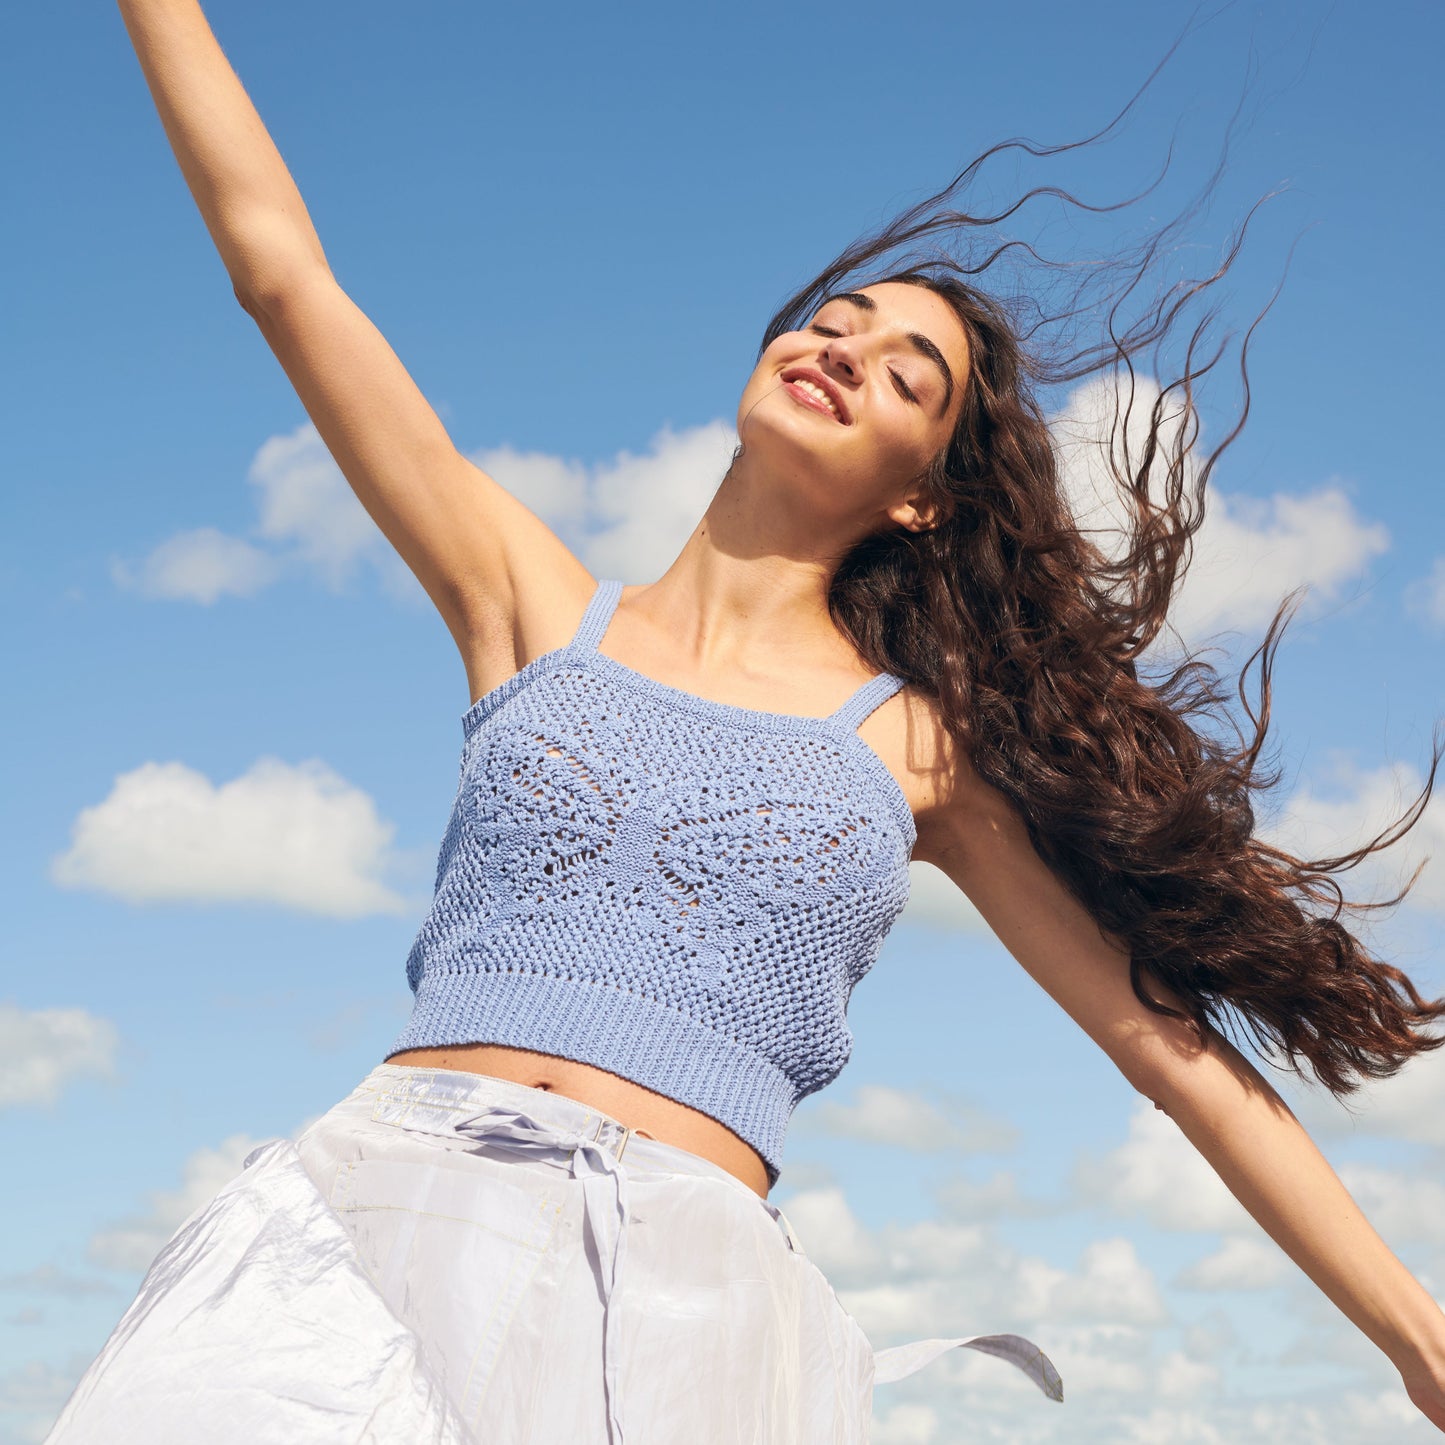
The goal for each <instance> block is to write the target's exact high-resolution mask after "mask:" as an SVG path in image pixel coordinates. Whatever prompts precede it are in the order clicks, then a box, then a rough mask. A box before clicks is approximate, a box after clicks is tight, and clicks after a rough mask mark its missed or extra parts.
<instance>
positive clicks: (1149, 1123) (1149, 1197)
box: [1074, 1100, 1259, 1234]
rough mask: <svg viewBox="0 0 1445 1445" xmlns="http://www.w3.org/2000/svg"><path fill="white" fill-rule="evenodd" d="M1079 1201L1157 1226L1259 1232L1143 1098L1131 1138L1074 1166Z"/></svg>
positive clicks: (1191, 1149) (1179, 1135)
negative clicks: (1082, 1200)
mask: <svg viewBox="0 0 1445 1445" xmlns="http://www.w3.org/2000/svg"><path fill="white" fill-rule="evenodd" d="M1074 1182H1075V1185H1076V1187H1077V1189H1078V1191H1079V1194H1080V1196H1081V1198H1082V1199H1084V1200H1085V1201H1087V1202H1090V1203H1094V1204H1098V1205H1101V1206H1102V1207H1103V1208H1105V1209H1108V1210H1111V1211H1112V1212H1114V1213H1116V1214H1120V1215H1125V1216H1129V1215H1142V1216H1143V1217H1144V1218H1146V1219H1147V1220H1148V1221H1149V1222H1150V1223H1151V1224H1153V1225H1154V1227H1155V1228H1156V1229H1167V1230H1201V1231H1210V1232H1212V1231H1216V1230H1218V1231H1224V1232H1228V1233H1239V1232H1243V1233H1246V1234H1247V1233H1249V1232H1251V1231H1255V1232H1258V1230H1259V1226H1258V1225H1256V1224H1255V1223H1254V1221H1253V1220H1252V1219H1251V1218H1250V1216H1249V1214H1248V1212H1247V1211H1246V1210H1245V1208H1244V1206H1243V1205H1242V1204H1240V1203H1239V1201H1238V1200H1237V1199H1235V1197H1234V1196H1233V1195H1232V1194H1231V1193H1230V1192H1229V1190H1228V1189H1227V1188H1226V1187H1225V1185H1224V1183H1223V1181H1222V1180H1221V1179H1220V1178H1219V1176H1218V1175H1217V1174H1216V1173H1215V1172H1214V1170H1213V1169H1211V1168H1210V1166H1209V1165H1208V1163H1206V1162H1205V1160H1204V1158H1203V1156H1202V1155H1201V1154H1200V1153H1199V1151H1198V1150H1197V1149H1195V1147H1194V1146H1193V1145H1192V1144H1191V1143H1190V1142H1189V1140H1188V1139H1186V1138H1185V1137H1184V1134H1183V1132H1182V1131H1181V1130H1180V1128H1179V1126H1178V1125H1177V1124H1175V1122H1174V1121H1173V1120H1172V1119H1171V1118H1170V1117H1169V1116H1168V1115H1167V1114H1165V1113H1164V1112H1163V1110H1161V1109H1156V1108H1155V1107H1154V1106H1153V1105H1152V1104H1150V1103H1149V1102H1148V1101H1147V1100H1144V1101H1141V1102H1140V1103H1139V1104H1137V1105H1136V1106H1135V1108H1134V1111H1133V1113H1132V1114H1131V1116H1130V1119H1129V1137H1128V1138H1127V1139H1126V1140H1125V1141H1124V1143H1122V1144H1120V1145H1119V1146H1118V1148H1116V1149H1111V1150H1110V1151H1109V1152H1108V1153H1107V1154H1104V1155H1103V1156H1101V1157H1090V1156H1085V1157H1084V1158H1083V1159H1081V1160H1080V1161H1079V1164H1078V1166H1077V1168H1076V1170H1075V1180H1074Z"/></svg>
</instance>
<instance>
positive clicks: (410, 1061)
mask: <svg viewBox="0 0 1445 1445" xmlns="http://www.w3.org/2000/svg"><path fill="white" fill-rule="evenodd" d="M386 1062H387V1063H388V1064H391V1065H403V1066H411V1067H422V1068H430V1069H445V1070H450V1071H454V1072H458V1073H467V1074H480V1075H485V1076H487V1077H489V1078H494V1079H506V1080H508V1081H509V1082H511V1083H514V1084H521V1085H523V1086H525V1087H526V1088H530V1089H541V1090H544V1091H546V1092H548V1093H554V1094H557V1095H559V1096H561V1097H562V1098H566V1099H572V1100H575V1101H576V1102H577V1103H579V1104H585V1105H587V1106H588V1107H589V1108H592V1109H596V1110H597V1111H598V1112H599V1113H601V1114H605V1115H607V1116H608V1117H609V1118H612V1119H615V1120H616V1121H617V1122H618V1123H619V1124H625V1125H626V1126H627V1127H628V1128H629V1129H631V1130H632V1131H633V1132H634V1133H635V1134H637V1135H639V1136H641V1137H642V1138H646V1139H653V1140H656V1141H657V1142H658V1143H660V1144H669V1145H671V1146H672V1147H673V1148H676V1149H682V1150H685V1151H686V1152H688V1153H689V1154H696V1155H697V1156H698V1157H699V1158H702V1159H705V1160H706V1161H707V1162H708V1163H710V1164H714V1165H716V1166H717V1167H718V1168H720V1169H724V1170H726V1171H727V1173H729V1174H731V1175H732V1176H733V1178H735V1179H737V1180H739V1181H740V1182H741V1183H743V1184H745V1185H747V1187H748V1188H749V1189H751V1190H752V1191H753V1192H754V1193H755V1194H757V1195H758V1196H759V1197H760V1198H763V1199H766V1198H767V1196H768V1171H767V1166H766V1165H765V1164H764V1162H763V1158H762V1156H761V1155H760V1154H759V1153H758V1152H757V1150H755V1149H754V1148H753V1147H752V1146H751V1145H749V1144H748V1143H747V1142H746V1141H744V1140H743V1139H740V1138H739V1137H738V1136H737V1135H736V1134H734V1133H733V1131H732V1130H731V1129H729V1128H728V1127H727V1126H726V1125H725V1124H721V1123H719V1122H718V1121H717V1120H716V1119H714V1118H712V1117H711V1115H708V1114H704V1113H703V1112H702V1111H701V1110H700V1109H694V1108H692V1107H691V1106H689V1105H687V1104H683V1103H679V1102H678V1101H677V1100H676V1099H669V1098H668V1097H667V1096H666V1095H664V1094H658V1093H656V1092H654V1091H653V1090H651V1089H648V1088H645V1087H644V1086H643V1085H641V1084H637V1083H634V1082H633V1081H632V1080H631V1079H624V1078H622V1077H621V1075H619V1074H612V1073H608V1072H607V1070H606V1069H599V1068H597V1067H596V1066H595V1065H593V1064H584V1063H579V1062H577V1061H576V1060H574V1059H564V1058H560V1057H558V1056H557V1055H555V1054H544V1053H537V1052H535V1051H533V1050H531V1049H521V1048H513V1047H511V1046H509V1045H504V1044H444V1045H438V1046H434V1047H428V1048H415V1049H403V1050H402V1051H401V1052H400V1053H395V1054H392V1055H390V1056H389V1057H388V1058H387V1060H386Z"/></svg>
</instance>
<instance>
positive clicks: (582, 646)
mask: <svg viewBox="0 0 1445 1445" xmlns="http://www.w3.org/2000/svg"><path fill="white" fill-rule="evenodd" d="M621 596H622V583H621V582H617V581H613V580H610V579H608V578H606V577H603V578H600V579H599V580H598V583H597V587H596V589H595V591H594V592H593V593H592V600H591V601H590V602H589V603H588V604H587V610H586V611H585V612H584V613H583V614H582V620H581V622H579V623H578V624H577V631H576V633H575V634H574V636H573V638H572V641H571V642H570V643H568V646H569V647H570V648H572V649H573V650H574V651H577V652H595V651H596V650H597V644H598V643H599V642H601V641H602V634H603V633H604V632H606V631H607V624H608V623H609V622H611V621H612V614H613V613H614V612H615V611H616V610H617V601H618V599H619V598H620V597H621Z"/></svg>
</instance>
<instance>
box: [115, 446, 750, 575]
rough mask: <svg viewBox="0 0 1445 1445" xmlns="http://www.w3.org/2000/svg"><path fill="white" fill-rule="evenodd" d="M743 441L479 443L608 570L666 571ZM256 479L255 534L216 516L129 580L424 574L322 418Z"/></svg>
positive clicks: (557, 526)
mask: <svg viewBox="0 0 1445 1445" xmlns="http://www.w3.org/2000/svg"><path fill="white" fill-rule="evenodd" d="M736 445H737V436H736V433H735V432H734V431H733V429H732V427H731V426H730V425H728V424H727V423H725V422H721V421H714V422H707V423H705V424H704V425H702V426H699V427H691V428H686V429H684V430H682V431H673V430H671V429H670V428H666V427H665V428H663V429H662V430H661V431H660V432H658V433H657V434H656V436H654V437H653V438H652V440H651V441H650V442H649V444H648V445H647V447H646V448H645V449H644V450H642V451H640V452H631V451H622V452H618V453H617V454H616V455H615V456H613V457H611V458H609V459H607V460H605V461H601V462H597V463H594V464H590V465H589V464H586V463H583V462H580V461H577V460H575V459H571V458H567V457H560V456H556V455H553V454H551V453H548V452H524V451H519V450H517V449H516V448H514V447H492V448H485V449H482V450H480V451H477V452H474V453H472V454H471V460H472V461H474V462H475V463H476V464H477V465H478V466H480V467H481V468H482V470H483V471H485V472H487V473H488V474H490V475H491V476H493V477H495V478H496V480H497V481H498V482H500V483H501V485H502V486H504V487H506V488H507V490H508V491H510V492H511V493H512V494H513V495H514V496H515V497H517V498H518V499H519V500H520V501H521V502H523V503H524V504H525V505H526V506H528V507H530V508H531V510H532V511H534V512H535V513H536V514H537V515H538V516H539V517H541V518H542V520H543V521H544V522H546V523H547V524H548V525H549V526H550V527H551V528H552V529H553V530H554V531H555V532H556V533H557V534H558V535H559V536H560V537H561V538H562V539H563V541H565V542H566V543H567V544H568V545H569V546H570V547H572V549H573V550H574V551H575V552H576V553H577V555H578V556H579V557H581V559H582V560H583V562H584V563H585V564H586V565H587V566H588V567H589V568H590V569H591V570H592V571H593V572H594V573H595V574H597V575H599V576H622V577H638V578H648V577H653V576H657V575H659V574H661V573H662V572H663V571H665V570H666V568H667V566H668V564H669V563H670V562H671V561H672V560H673V558H674V557H675V556H676V555H677V553H678V552H679V551H680V550H681V548H682V545H683V543H684V542H685V541H686V540H687V538H688V536H689V534H690V533H691V531H692V529H693V527H695V526H696V525H697V521H698V519H699V518H700V517H701V516H702V514H703V512H704V511H706V509H707V505H708V502H709V501H710V500H711V499H712V495H713V493H714V492H715V491H716V490H717V485H718V483H719V482H720V481H721V480H722V476H723V473H724V472H725V471H726V470H727V465H728V462H729V461H730V460H731V458H732V454H733V450H734V448H735V447H736ZM247 479H248V481H249V482H250V483H251V485H252V486H253V487H254V488H255V495H256V502H257V518H256V522H255V524H254V526H253V527H252V529H251V538H250V539H249V540H248V539H247V538H242V537H235V536H231V535H229V534H227V533H224V532H221V531H218V530H217V529H216V528H214V527H202V528H198V529H196V530H193V531H188V532H181V533H177V534H176V535H175V536H172V537H169V538H167V539H166V540H164V541H163V542H161V543H160V544H159V545H158V546H157V547H156V548H155V549H154V550H153V551H152V552H151V553H150V555H149V556H147V557H145V558H144V559H142V560H141V561H140V562H139V563H135V564H131V563H127V562H122V561H117V562H115V563H113V564H112V568H111V572H112V576H113V578H114V580H115V581H116V582H117V584H118V585H121V586H125V587H131V588H134V589H135V590H137V591H139V592H141V593H143V594H144V595H146V596H149V597H157V598H167V599H172V600H184V601H191V602H201V603H211V602H214V601H216V600H217V598H219V597H222V596H227V595H230V596H250V595H252V594H253V593H255V592H258V591H260V590H261V589H262V588H263V587H266V586H269V585H270V584H271V583H273V582H275V581H277V580H278V579H279V578H281V577H282V576H285V575H287V574H288V573H289V574H293V575H310V576H314V577H317V578H319V579H320V580H321V581H322V582H323V584H324V585H326V586H327V587H330V588H332V589H339V588H341V587H344V586H345V585H347V584H348V583H349V582H350V581H351V580H352V579H353V578H354V577H355V575H356V574H357V572H358V571H360V570H362V569H364V568H370V569H372V570H373V571H374V572H375V573H376V574H377V575H378V576H379V577H380V578H381V580H382V582H383V583H384V585H386V586H387V587H388V589H390V590H392V591H394V592H401V593H405V594H408V595H413V594H415V593H416V591H417V588H416V583H415V582H414V580H413V579H412V577H411V573H410V572H409V571H408V570H407V568H406V566H405V564H403V563H402V562H401V560H400V558H399V557H397V555H396V553H395V552H394V551H393V550H392V548H391V547H390V545H389V544H388V543H387V541H386V539H385V538H384V537H383V536H382V534H381V532H380V530H379V529H378V528H377V526H376V524H375V523H374V522H373V521H372V520H371V518H370V516H368V515H367V512H366V510H365V509H364V508H363V507H362V505H361V504H360V502H358V501H357V500H356V496H355V493H353V492H352V490H351V487H350V485H349V484H348V483H347V480H346V478H345V477H344V476H343V475H342V472H341V469H340V468H339V467H338V466H337V465H336V463H335V461H334V460H333V459H332V457H331V454H330V452H328V451H327V449H326V445H325V443H324V442H323V441H322V440H321V437H320V435H319V433H318V432H317V431H316V428H315V427H314V426H313V425H312V424H311V423H310V422H305V423H303V424H302V425H301V426H299V427H297V428H296V429H295V430H294V431H292V432H289V433H286V434H284V435H279V436H273V437H269V438H268V439H267V440H266V441H265V442H264V443H263V444H262V445H261V447H260V449H259V450H258V451H257V453H256V456H255V458H254V459H253V461H252V463H251V466H250V469H249V471H248V473H247Z"/></svg>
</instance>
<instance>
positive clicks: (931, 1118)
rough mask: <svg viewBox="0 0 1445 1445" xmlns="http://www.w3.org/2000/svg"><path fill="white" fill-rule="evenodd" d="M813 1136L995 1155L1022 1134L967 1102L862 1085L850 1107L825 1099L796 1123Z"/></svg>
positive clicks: (927, 1150)
mask: <svg viewBox="0 0 1445 1445" xmlns="http://www.w3.org/2000/svg"><path fill="white" fill-rule="evenodd" d="M798 1123H799V1124H800V1125H802V1127H803V1129H804V1130H806V1131H809V1132H818V1133H824V1134H836V1135H839V1136H841V1137H843V1138H846V1139H858V1140H861V1141H863V1142H865V1143H869V1144H886V1145H890V1146H891V1147H893V1148H895V1149H908V1150H912V1151H914V1152H916V1153H923V1154H932V1153H945V1152H946V1153H958V1152H963V1153H996V1152H999V1151H1003V1150H1008V1149H1012V1148H1013V1147H1014V1145H1015V1143H1016V1142H1017V1138H1018V1131H1017V1130H1016V1129H1015V1128H1014V1127H1013V1125H1012V1124H1010V1123H1008V1122H1007V1121H1006V1120H1004V1119H998V1118H995V1117H993V1116H992V1115H989V1114H985V1113H984V1112H983V1111H982V1110H981V1109H979V1108H977V1107H976V1106H975V1105H973V1104H970V1103H968V1102H967V1101H966V1100H963V1099H948V1100H937V1101H936V1100H934V1099H930V1098H927V1097H925V1096H924V1095H922V1094H919V1093H916V1092H912V1091H909V1090H907V1089H895V1088H892V1087H891V1086H889V1085H887V1084H863V1085H861V1086H860V1087H859V1088H858V1089H857V1090H856V1091H855V1092H854V1095H853V1098H852V1100H851V1101H850V1102H849V1103H846V1104H845V1103H842V1102H839V1101H835V1100H827V1101H824V1102H820V1103H818V1104H816V1105H815V1106H814V1107H813V1108H812V1109H811V1110H810V1111H809V1112H808V1113H807V1114H806V1115H804V1116H803V1117H802V1118H800V1119H799V1120H798Z"/></svg>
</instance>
